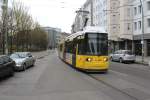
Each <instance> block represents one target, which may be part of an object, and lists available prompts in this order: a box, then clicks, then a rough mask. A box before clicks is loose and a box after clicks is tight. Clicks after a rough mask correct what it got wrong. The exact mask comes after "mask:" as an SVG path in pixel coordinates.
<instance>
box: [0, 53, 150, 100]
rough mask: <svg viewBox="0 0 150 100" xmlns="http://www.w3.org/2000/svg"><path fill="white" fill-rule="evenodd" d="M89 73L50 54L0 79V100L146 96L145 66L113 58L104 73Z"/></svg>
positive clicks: (148, 76)
mask: <svg viewBox="0 0 150 100" xmlns="http://www.w3.org/2000/svg"><path fill="white" fill-rule="evenodd" d="M137 66H138V67H137ZM143 67H144V68H143ZM90 76H92V77H90ZM90 76H89V75H86V74H84V73H82V72H78V71H76V70H75V69H72V68H71V67H69V66H68V65H66V64H65V63H63V62H62V61H61V60H60V59H59V58H58V57H57V56H56V54H51V55H49V56H46V57H45V58H42V59H38V60H37V62H36V64H35V66H34V67H32V68H30V69H28V70H26V71H24V72H18V73H16V74H15V75H14V77H11V78H8V79H5V80H2V81H1V82H0V100H150V85H149V83H150V71H149V68H148V67H145V66H141V65H140V66H139V65H136V64H129V65H128V64H120V63H114V62H113V63H111V67H110V71H109V72H108V73H107V74H90Z"/></svg>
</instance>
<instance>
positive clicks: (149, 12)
mask: <svg viewBox="0 0 150 100" xmlns="http://www.w3.org/2000/svg"><path fill="white" fill-rule="evenodd" d="M143 2H144V3H143V9H144V34H150V26H149V23H150V22H148V19H150V9H149V7H150V5H148V2H150V0H143ZM132 5H133V8H132V9H133V33H134V35H141V34H142V28H140V24H139V21H142V17H141V16H142V14H141V13H139V9H138V7H139V5H140V1H139V0H134V1H133V2H132ZM135 8H136V12H137V13H136V14H135ZM135 23H137V24H135ZM141 24H142V23H141ZM141 26H142V25H141Z"/></svg>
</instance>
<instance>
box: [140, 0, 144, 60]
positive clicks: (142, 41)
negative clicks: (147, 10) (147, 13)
mask: <svg viewBox="0 0 150 100" xmlns="http://www.w3.org/2000/svg"><path fill="white" fill-rule="evenodd" d="M140 3H141V10H142V21H141V22H142V35H141V44H142V62H144V56H145V52H144V47H145V45H144V9H143V3H142V0H140Z"/></svg>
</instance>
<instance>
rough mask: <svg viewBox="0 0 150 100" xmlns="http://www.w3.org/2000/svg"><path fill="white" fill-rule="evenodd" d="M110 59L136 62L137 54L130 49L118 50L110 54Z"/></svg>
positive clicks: (121, 61)
mask: <svg viewBox="0 0 150 100" xmlns="http://www.w3.org/2000/svg"><path fill="white" fill-rule="evenodd" d="M110 59H111V60H112V61H119V62H120V63H123V62H135V55H134V54H133V53H132V51H130V50H118V51H116V52H114V53H113V54H110Z"/></svg>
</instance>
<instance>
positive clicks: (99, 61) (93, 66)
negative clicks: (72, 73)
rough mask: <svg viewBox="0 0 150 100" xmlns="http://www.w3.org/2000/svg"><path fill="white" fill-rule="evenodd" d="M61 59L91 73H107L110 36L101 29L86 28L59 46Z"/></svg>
mask: <svg viewBox="0 0 150 100" xmlns="http://www.w3.org/2000/svg"><path fill="white" fill-rule="evenodd" d="M58 55H59V57H60V58H61V59H62V60H63V61H65V62H66V63H68V64H70V65H72V66H73V67H75V68H77V69H80V70H83V71H90V72H97V71H100V72H107V70H108V68H109V60H108V34H107V33H106V32H105V31H104V29H102V28H100V27H86V28H85V29H84V30H83V31H80V32H77V33H74V34H71V35H70V36H68V37H66V39H65V40H64V41H63V42H61V43H60V44H59V47H58Z"/></svg>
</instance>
